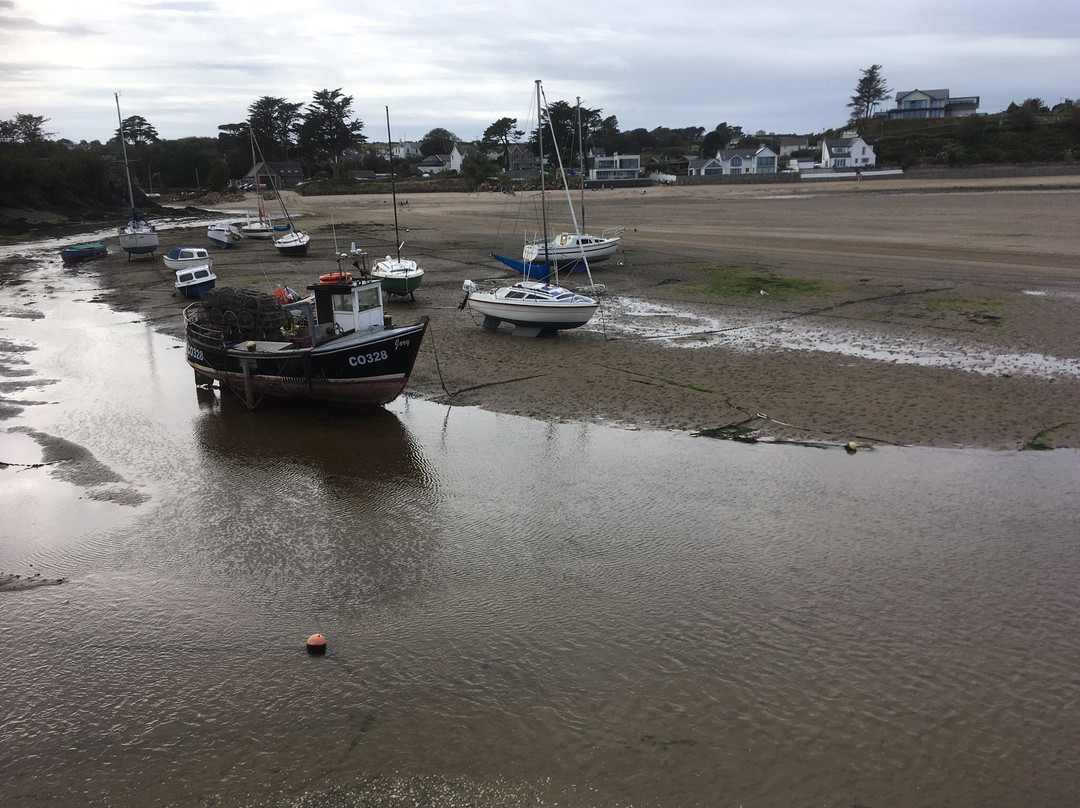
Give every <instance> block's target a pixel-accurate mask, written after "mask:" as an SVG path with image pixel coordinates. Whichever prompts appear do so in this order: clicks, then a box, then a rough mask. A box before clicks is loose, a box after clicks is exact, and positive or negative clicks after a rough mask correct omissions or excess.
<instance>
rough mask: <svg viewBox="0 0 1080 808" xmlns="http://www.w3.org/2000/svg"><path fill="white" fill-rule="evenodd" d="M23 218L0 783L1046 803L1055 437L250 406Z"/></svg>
mask: <svg viewBox="0 0 1080 808" xmlns="http://www.w3.org/2000/svg"><path fill="white" fill-rule="evenodd" d="M56 248H57V245H56V244H53V243H47V244H40V245H36V246H35V247H34V248H33V249H27V248H21V249H20V250H17V251H16V250H11V249H8V250H7V252H6V255H7V256H8V257H10V256H11V255H12V254H13V253H14V252H18V253H20V254H22V255H23V256H24V259H21V260H23V261H24V264H23V265H22V266H23V269H22V270H21V275H22V278H23V280H25V281H26V282H25V283H22V284H10V283H8V284H6V285H5V298H4V300H3V303H2V305H0V356H2V357H3V363H4V366H5V369H4V376H3V380H2V381H3V390H4V397H3V400H4V413H5V415H6V416H7V417H6V418H5V419H3V420H0V461H3V462H4V463H7V464H12V465H7V466H6V467H2V468H0V480H2V481H3V485H2V487H0V575H9V576H10V575H16V574H17V575H20V576H22V577H23V579H25V578H26V577H28V576H34V575H38V576H41V579H43V580H49V581H52V580H57V579H63V582H62V583H60V584H58V585H51V586H40V587H34V588H26V589H23V588H16V589H12V590H10V591H0V643H2V648H3V657H2V659H3V664H2V665H0V694H2V697H0V737H2V742H0V794H3V803H4V804H5V805H15V806H22V805H27V806H36V805H42V806H45V805H48V806H52V805H116V806H133V807H134V808H141V806H149V805H159V804H172V803H175V804H178V805H204V804H224V805H241V804H246V803H247V802H249V801H253V800H256V799H259V798H265V797H269V796H271V795H277V794H279V793H294V792H296V791H299V790H301V789H321V788H326V787H329V786H333V785H338V784H349V783H352V782H354V781H356V779H357V778H367V781H368V782H369V783H370V781H371V779H372V778H375V779H376V781H377V782H383V783H384V784H386V783H391V782H393V783H397V784H401V783H416V782H427V781H429V780H430V779H431V778H448V779H451V780H452V781H453V782H455V783H456V784H457V788H458V789H459V797H460V800H461V801H460V802H459V803H455V804H477V805H487V804H491V805H518V804H521V805H526V804H528V805H556V804H558V805H570V806H629V805H635V806H699V805H700V806H716V805H731V806H738V805H745V806H748V807H749V806H795V805H830V806H831V805H836V806H851V805H860V806H874V807H875V808H877V807H880V806H912V805H951V806H995V805H1001V806H1006V805H1008V806H1014V805H1042V806H1055V805H1059V806H1064V805H1071V804H1074V800H1075V799H1076V795H1077V793H1078V792H1080V751H1078V750H1080V719H1078V717H1077V703H1076V700H1077V695H1078V685H1080V678H1078V675H1077V671H1078V670H1080V586H1078V585H1077V582H1078V581H1080V552H1078V546H1080V519H1078V502H1080V497H1078V494H1080V462H1078V461H1080V453H1077V452H1074V451H1055V452H1042V453H1036V452H1025V453H1014V452H1008V453H996V452H983V451H971V450H927V449H906V448H879V449H874V450H870V451H859V452H858V453H857V454H854V455H849V454H846V453H845V452H844V451H842V450H840V449H821V448H808V447H793V446H777V445H743V444H737V443H729V442H721V441H715V440H710V439H707V438H695V437H692V436H688V435H683V434H669V433H654V432H634V431H627V430H620V429H615V428H610V427H605V426H594V425H576V424H571V425H562V424H549V423H542V422H537V421H531V420H526V419H522V418H517V417H511V416H503V415H494V414H489V413H485V412H481V411H477V410H473V409H468V408H457V407H445V406H440V405H436V404H433V403H430V402H426V401H422V400H419V399H416V398H410V397H405V398H402V399H400V400H399V401H397V402H395V403H394V404H393V405H391V406H389V407H387V408H386V410H385V411H377V412H375V413H361V414H355V413H351V414H350V413H344V412H342V411H341V410H322V409H312V408H307V407H286V406H271V407H265V408H262V409H259V410H257V411H255V412H253V413H250V412H247V411H246V410H245V409H244V407H243V406H242V404H240V403H239V402H238V401H235V400H234V399H233V398H231V397H228V395H227V397H226V398H225V399H224V400H223V399H222V398H221V397H220V394H217V393H212V392H211V393H208V392H206V391H197V389H196V388H195V386H194V382H193V375H192V373H191V371H190V369H189V368H188V366H187V365H186V364H185V362H184V355H183V348H182V345H181V343H179V342H178V341H177V340H175V339H173V338H172V337H167V336H163V335H160V334H157V333H155V331H154V330H153V328H152V327H151V325H149V324H148V323H146V322H145V321H143V320H142V318H140V317H139V316H137V315H131V314H128V313H117V312H114V311H112V310H110V309H109V308H107V307H106V306H104V305H102V304H100V303H96V302H94V297H95V295H96V294H97V293H98V291H99V289H98V285H97V281H96V279H95V278H94V276H93V275H92V274H91V273H90V272H89V271H87V270H86V269H82V270H80V269H75V270H72V269H64V268H62V267H61V265H60V262H59V259H58V257H56V258H54V257H53V256H55V255H56ZM0 257H2V256H0ZM526 342H527V341H526ZM527 348H528V345H527V344H525V342H523V344H522V349H523V350H525V349H527ZM15 464H19V465H15ZM38 464H44V465H38ZM314 632H321V633H323V634H324V635H325V636H326V637H327V639H328V648H329V650H328V653H327V655H326V656H325V657H312V656H309V655H308V654H307V653H306V651H305V641H306V639H307V637H308V636H309V635H310V634H312V633H314ZM378 778H384V779H383V780H379V779H378ZM369 787H371V788H375V789H378V788H380V787H386V788H390V786H389V785H384V786H379V785H378V784H376V785H375V786H369ZM493 794H494V795H495V796H491V795H493ZM376 796H377V795H376ZM467 800H472V802H468V801H467ZM373 804H379V803H378V802H375V803H373ZM383 804H397V803H392V802H390V801H389V798H388V799H387V800H384V801H383Z"/></svg>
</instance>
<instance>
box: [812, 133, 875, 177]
mask: <svg viewBox="0 0 1080 808" xmlns="http://www.w3.org/2000/svg"><path fill="white" fill-rule="evenodd" d="M876 165H877V155H876V154H874V147H873V146H871V145H870V144H869V143H867V142H866V141H865V140H863V139H862V138H861V137H859V136H858V135H857V134H855V133H854V132H845V133H844V136H843V137H827V138H824V139H822V141H821V167H822V168H849V169H850V168H859V169H862V168H873V167H874V166H876Z"/></svg>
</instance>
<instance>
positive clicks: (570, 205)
mask: <svg viewBox="0 0 1080 808" xmlns="http://www.w3.org/2000/svg"><path fill="white" fill-rule="evenodd" d="M536 86H537V87H539V86H540V82H537V83H536ZM538 117H539V116H538ZM548 126H550V127H551V139H552V141H555V124H554V123H552V122H551V115H550V114H549V115H548ZM555 159H556V160H557V161H558V163H559V176H560V177H562V184H563V190H564V191H565V192H566V206H567V207H568V208H570V220H571V221H572V222H573V223H574V233H575V234H577V235H578V236H580V235H581V227H580V225H578V220H577V213H576V212H575V210H574V198H573V197H572V196H571V195H570V182H569V180H568V179H567V178H566V166H564V165H563V161H562V153H561V152H560V151H559V150H558V148H556V149H555ZM544 241H545V243H546V242H547V233H545V234H544ZM578 247H579V248H580V249H581V262H582V263H583V264H584V265H585V274H586V275H587V276H588V277H589V286H590V287H594V286H595V284H594V283H593V279H592V270H591V269H589V258H588V256H586V255H585V249H584V248H583V247H582V246H581V239H578ZM555 285H556V286H558V285H559V275H558V267H555Z"/></svg>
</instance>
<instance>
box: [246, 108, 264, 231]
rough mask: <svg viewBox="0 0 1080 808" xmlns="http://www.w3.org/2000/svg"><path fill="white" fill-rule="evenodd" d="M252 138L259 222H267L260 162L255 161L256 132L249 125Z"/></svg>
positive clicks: (252, 158)
mask: <svg viewBox="0 0 1080 808" xmlns="http://www.w3.org/2000/svg"><path fill="white" fill-rule="evenodd" d="M248 134H249V135H250V136H251V173H252V174H254V175H255V193H257V194H258V195H259V221H260V222H263V221H266V207H265V206H264V205H263V195H262V180H260V179H259V161H258V160H256V159H255V130H254V129H252V128H251V124H250V123H249V124H248Z"/></svg>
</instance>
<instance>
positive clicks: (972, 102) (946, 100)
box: [888, 90, 979, 120]
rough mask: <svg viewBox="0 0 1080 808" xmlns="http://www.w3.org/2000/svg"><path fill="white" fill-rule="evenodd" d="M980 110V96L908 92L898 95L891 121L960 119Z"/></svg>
mask: <svg viewBox="0 0 1080 808" xmlns="http://www.w3.org/2000/svg"><path fill="white" fill-rule="evenodd" d="M978 110H979V96H977V95H969V96H957V97H955V98H953V97H950V96H949V91H948V90H908V91H907V92H902V93H897V94H896V107H895V108H893V109H890V110H888V113H889V120H897V119H903V118H959V117H961V116H963V115H974V114H975V113H976V112H978Z"/></svg>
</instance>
